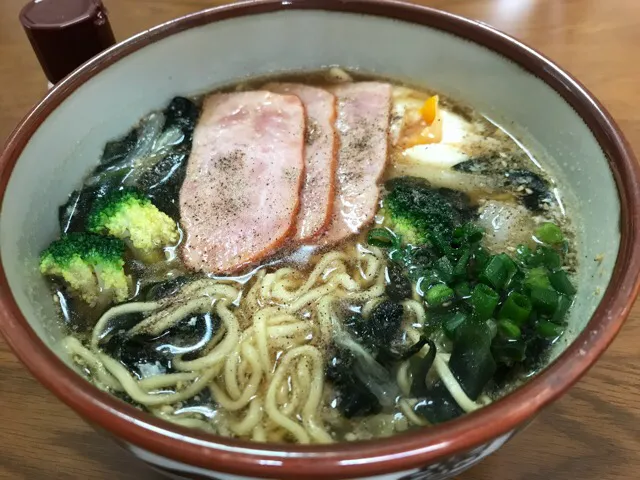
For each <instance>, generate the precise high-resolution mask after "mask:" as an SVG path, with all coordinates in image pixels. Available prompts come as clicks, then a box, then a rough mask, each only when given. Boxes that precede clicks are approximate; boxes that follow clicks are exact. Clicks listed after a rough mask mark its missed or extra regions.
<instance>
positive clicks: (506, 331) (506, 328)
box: [498, 319, 522, 338]
mask: <svg viewBox="0 0 640 480" xmlns="http://www.w3.org/2000/svg"><path fill="white" fill-rule="evenodd" d="M498 331H499V332H500V333H501V334H502V335H504V336H505V337H507V338H519V337H520V336H521V335H522V331H521V330H520V327H518V325H516V324H515V323H513V322H512V321H511V320H507V319H503V320H500V321H498Z"/></svg>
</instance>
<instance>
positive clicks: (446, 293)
mask: <svg viewBox="0 0 640 480" xmlns="http://www.w3.org/2000/svg"><path fill="white" fill-rule="evenodd" d="M453 296H454V293H453V290H452V289H451V288H449V287H448V286H446V285H444V284H442V283H440V284H438V285H433V286H432V287H430V288H429V290H427V293H426V295H425V298H426V300H427V304H428V305H429V306H430V307H439V306H441V305H442V304H444V303H447V302H449V301H451V300H453Z"/></svg>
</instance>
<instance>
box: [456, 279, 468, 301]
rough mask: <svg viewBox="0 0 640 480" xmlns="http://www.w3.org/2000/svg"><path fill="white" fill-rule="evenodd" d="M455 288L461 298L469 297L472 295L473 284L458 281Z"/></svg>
mask: <svg viewBox="0 0 640 480" xmlns="http://www.w3.org/2000/svg"><path fill="white" fill-rule="evenodd" d="M453 289H454V291H455V292H456V295H457V296H458V297H459V298H468V297H470V296H471V285H469V282H462V283H458V284H457V285H456V286H455V287H454V288H453Z"/></svg>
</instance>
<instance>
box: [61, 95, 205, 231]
mask: <svg viewBox="0 0 640 480" xmlns="http://www.w3.org/2000/svg"><path fill="white" fill-rule="evenodd" d="M199 114H200V109H199V106H198V105H197V104H196V103H195V102H193V101H192V100H190V99H188V98H184V97H176V98H174V99H173V100H171V102H170V103H169V105H168V106H167V107H166V108H165V110H164V111H163V112H162V116H163V118H164V122H163V124H162V128H161V129H157V137H149V138H145V137H144V135H145V134H148V133H149V132H146V131H145V130H144V126H143V124H141V125H140V126H138V127H136V128H134V129H132V130H131V131H130V132H128V133H127V134H126V135H124V136H123V137H121V138H119V139H115V140H112V141H110V142H108V143H107V144H106V145H105V147H104V150H103V153H102V156H101V159H100V164H99V165H98V166H97V167H96V168H95V169H94V171H93V172H92V173H91V175H89V178H88V180H87V182H85V184H84V185H83V187H82V188H81V189H79V190H76V191H74V192H73V193H72V194H71V195H70V196H69V199H68V200H67V202H66V203H65V204H64V205H62V206H61V207H60V208H59V223H60V231H61V232H62V233H68V232H80V231H84V230H85V229H86V215H87V212H89V211H90V210H91V206H92V205H93V202H95V201H96V200H97V199H98V198H101V197H104V196H105V195H107V194H109V193H110V192H112V191H113V190H117V189H120V188H122V187H123V186H124V185H127V186H129V187H131V186H134V187H136V188H138V190H140V191H141V192H142V193H144V194H146V195H147V196H148V197H149V198H150V199H151V201H152V202H153V203H154V205H156V206H157V207H158V208H159V209H160V210H161V211H163V212H164V213H166V214H167V215H169V216H171V217H172V218H174V219H177V218H178V216H179V208H178V204H177V201H178V195H179V192H180V187H181V186H182V182H183V181H184V177H185V173H186V163H187V159H188V157H189V153H190V151H191V142H192V139H193V131H194V129H195V125H196V122H197V120H198V116H199ZM152 115H153V114H152ZM171 131H176V132H177V131H180V132H181V138H180V140H179V141H178V142H173V143H172V144H171V145H169V146H166V147H163V149H164V150H163V154H162V155H159V160H158V161H157V162H149V163H150V165H149V164H145V165H144V166H137V163H136V159H135V158H130V157H131V155H133V154H134V153H135V149H136V148H139V147H140V145H141V144H142V142H146V144H147V145H148V148H147V149H146V150H145V152H147V153H145V155H153V152H151V153H149V152H148V150H149V149H150V148H153V145H155V144H156V143H157V141H158V140H159V139H160V138H161V137H162V136H163V135H166V134H168V133H169V132H171ZM136 168H142V169H143V171H141V172H138V173H137V174H136V175H131V173H132V172H134V170H135V169H136ZM132 178H135V181H133V180H131V179H132ZM131 182H133V184H130V183H131Z"/></svg>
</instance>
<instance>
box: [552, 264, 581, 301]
mask: <svg viewBox="0 0 640 480" xmlns="http://www.w3.org/2000/svg"><path fill="white" fill-rule="evenodd" d="M549 281H550V282H551V286H552V287H553V288H555V289H556V291H557V292H558V293H563V294H565V295H575V294H576V288H575V287H574V286H573V284H572V283H571V280H569V276H568V275H567V272H565V271H564V270H562V269H560V270H556V271H555V272H552V273H550V274H549Z"/></svg>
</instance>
